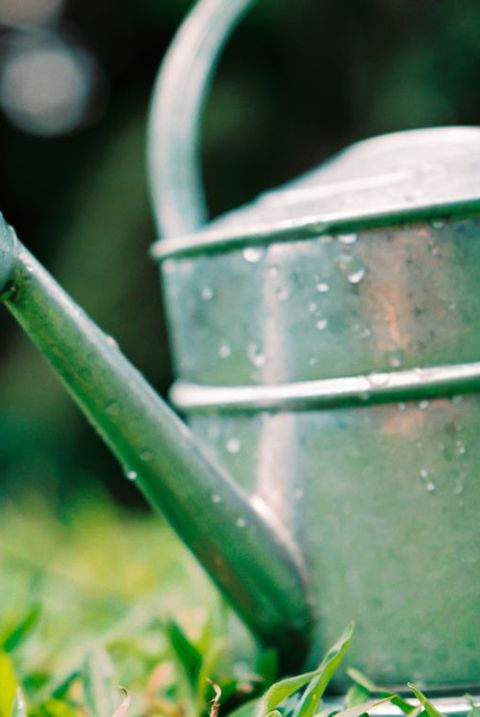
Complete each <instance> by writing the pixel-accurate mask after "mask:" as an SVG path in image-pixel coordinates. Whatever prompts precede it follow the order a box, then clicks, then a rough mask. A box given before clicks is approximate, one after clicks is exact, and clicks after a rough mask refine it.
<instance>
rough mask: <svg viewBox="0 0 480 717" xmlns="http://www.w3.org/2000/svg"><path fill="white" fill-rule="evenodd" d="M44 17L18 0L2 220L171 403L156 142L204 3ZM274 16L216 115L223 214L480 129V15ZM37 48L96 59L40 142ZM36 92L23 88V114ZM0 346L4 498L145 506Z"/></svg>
mask: <svg viewBox="0 0 480 717" xmlns="http://www.w3.org/2000/svg"><path fill="white" fill-rule="evenodd" d="M35 2H37V3H39V5H38V4H37V6H36V7H37V10H38V7H41V6H43V5H45V4H46V6H48V5H50V6H52V7H53V5H54V3H55V0H53V1H52V0H50V2H48V0H0V21H1V22H2V25H1V26H0V102H1V103H2V107H3V111H1V112H0V146H1V149H2V153H1V162H0V208H1V210H2V211H3V212H4V214H5V215H6V216H7V218H8V220H9V221H10V222H11V223H12V224H13V225H14V226H15V227H16V229H17V231H18V234H19V236H20V237H21V238H22V240H23V241H24V242H25V243H26V244H27V245H28V246H29V247H30V248H31V249H32V250H33V251H34V252H35V253H36V254H37V255H38V256H39V258H40V259H41V260H42V261H43V262H45V263H46V264H47V265H48V266H49V267H50V268H51V270H52V271H53V272H54V273H55V274H56V276H58V277H59V278H60V280H61V281H62V282H63V283H64V285H65V286H66V287H67V288H68V290H69V291H70V292H71V293H72V294H73V295H74V297H75V298H76V299H77V300H78V301H79V302H80V303H82V304H83V305H84V307H85V308H86V309H87V311H88V312H89V313H91V314H92V315H93V317H95V318H96V319H97V320H98V321H99V322H100V324H101V325H102V327H103V328H104V329H106V330H107V331H108V332H110V333H112V334H113V335H114V336H116V337H117V339H118V340H119V342H120V344H121V346H122V348H123V349H124V351H125V352H126V353H127V355H129V356H131V357H132V359H133V360H134V362H135V363H136V364H137V365H138V366H139V367H140V368H141V369H142V370H143V371H144V372H145V373H146V374H147V376H148V377H149V379H150V380H151V381H152V383H153V384H154V385H155V386H156V387H157V388H158V389H159V390H160V391H161V392H162V393H165V392H166V389H167V387H168V384H169V381H170V379H171V367H170V363H169V357H168V349H167V346H166V338H165V329H164V325H163V319H162V312H161V306H160V298H159V292H158V286H157V272H156V269H155V266H154V265H153V264H152V263H151V262H150V261H149V260H148V258H147V250H148V247H149V245H150V243H151V242H152V241H153V240H154V230H153V225H152V219H151V212H150V207H149V199H148V192H147V183H146V163H145V156H146V146H145V125H146V118H147V112H148V104H149V97H150V95H151V91H152V85H153V82H154V78H155V74H156V71H157V68H158V65H159V62H160V60H161V58H162V55H163V53H164V52H165V49H166V47H167V45H168V43H169V41H170V39H171V37H172V34H173V33H174V31H175V29H176V28H177V27H178V25H179V23H180V21H181V19H182V17H183V16H184V15H185V13H186V12H187V10H188V8H189V6H190V5H191V3H190V2H189V1H188V0H135V1H134V0H120V1H117V2H112V0H110V1H109V0H65V1H64V2H63V4H62V3H61V2H60V1H59V0H58V1H57V2H56V11H55V12H50V14H49V13H48V12H46V13H45V14H44V16H43V17H38V12H37V17H36V18H35V17H34V18H33V19H32V17H31V16H29V15H28V5H32V3H33V5H35ZM225 2H228V0H225ZM22 3H26V6H24V7H26V8H27V9H26V10H25V12H24V16H23V17H21V15H22V13H21V12H19V11H18V8H20V7H21V5H22ZM257 6H258V7H255V9H254V10H253V11H252V12H251V13H250V14H249V16H248V17H247V19H246V20H245V21H244V23H243V24H242V26H241V28H240V29H239V30H238V31H237V32H236V34H235V35H234V37H233V39H232V41H231V42H230V44H229V46H228V48H227V50H226V52H225V54H224V57H223V59H222V62H221V65H220V68H219V71H218V74H217V78H216V80H215V83H214V87H213V91H212V95H211V99H210V101H209V104H208V108H207V112H206V119H205V127H204V139H203V148H204V152H203V161H204V172H205V181H206V186H207V194H208V199H209V203H210V209H211V213H212V215H216V214H218V213H220V212H222V211H225V210H227V209H230V208H232V207H235V206H236V205H238V204H241V203H242V202H245V201H248V200H249V199H250V198H252V197H253V196H254V195H255V194H256V193H258V192H259V191H261V190H262V189H264V188H266V187H269V186H275V185H276V184H278V183H281V182H282V181H285V180H287V179H289V178H291V177H293V176H295V175H296V174H298V173H300V172H303V171H305V170H307V169H309V168H311V167H312V166H314V165H315V164H318V163H319V162H321V161H322V160H323V159H325V158H326V157H328V156H329V155H330V154H332V153H333V152H335V151H336V150H337V149H339V148H341V147H343V146H344V145H345V144H347V143H349V142H351V141H354V140H356V139H360V138H363V137H367V136H370V135H372V134H376V133H383V132H388V131H392V130H399V129H406V128H412V127H421V126H422V127H423V126H432V125H442V124H447V125H450V124H480V42H479V39H478V36H479V31H480V5H479V3H478V0H463V1H462V2H457V1H456V0H342V1H340V0H296V1H295V2H294V0H262V2H259V3H257ZM12 8H13V9H14V8H16V11H14V10H12ZM15 12H16V15H15ZM12 13H13V20H12ZM34 14H35V13H34ZM40 15H41V13H40ZM25 42H26V43H27V44H28V43H30V44H32V45H33V46H34V47H37V46H38V44H40V45H42V46H47V47H48V46H49V43H51V42H53V43H55V42H56V43H58V42H61V43H64V45H65V46H67V47H70V48H73V50H72V52H73V51H75V52H76V51H79V50H80V51H81V52H82V53H83V55H82V56H83V57H84V58H85V57H86V58H87V59H88V63H89V65H88V67H89V68H90V69H89V80H88V82H89V84H88V92H87V95H86V97H84V101H83V105H82V109H81V112H80V114H79V117H78V118H77V120H76V121H75V122H74V123H73V125H72V126H70V127H69V128H64V129H63V130H62V129H61V128H60V130H59V129H58V128H57V129H56V130H55V131H54V132H52V131H50V132H49V133H47V134H46V133H45V131H43V130H42V131H41V132H40V130H39V127H38V126H36V125H35V121H36V120H35V111H34V110H35V107H34V110H32V112H33V114H32V117H33V119H32V120H31V123H30V124H31V125H32V126H30V127H25V123H22V121H21V118H20V120H18V118H16V117H15V116H14V115H12V112H9V105H8V102H7V100H6V99H5V97H4V98H3V100H2V89H1V87H2V86H3V87H5V82H4V81H2V80H1V78H2V77H3V78H5V77H6V76H7V75H8V71H9V68H10V65H11V63H12V57H13V58H14V57H16V55H15V52H16V48H18V47H20V50H22V47H23V46H24V44H25ZM22 43H23V44H22ZM12 48H13V51H12ZM9 63H10V64H9ZM60 74H61V73H60ZM42 81H43V82H44V83H45V86H46V87H47V88H48V87H50V88H52V87H54V86H55V82H58V81H59V77H58V76H55V75H54V74H53V75H52V77H49V76H48V73H47V74H46V75H45V76H44V77H43V78H42ZM60 81H61V77H60ZM2 82H3V85H2ZM40 84H41V83H40ZM41 86H42V87H43V85H41ZM22 91H23V90H22V86H21V83H18V84H16V85H15V92H17V94H18V96H19V97H20V99H22V97H21V95H22ZM3 92H4V94H5V89H4V90H3ZM39 92H40V95H41V94H42V93H41V91H40V90H39ZM47 94H48V91H47ZM37 99H38V98H37ZM14 100H15V98H14ZM22 101H23V100H22ZM24 101H25V102H27V104H28V97H27V99H26V100H24ZM10 102H11V98H10ZM14 103H15V102H14ZM40 104H41V103H40ZM59 112H60V114H61V111H60V110H59ZM32 123H33V124H32ZM60 124H61V122H60ZM40 129H41V128H40ZM39 132H40V133H39ZM0 331H1V335H2V343H1V353H0V360H1V363H0V397H1V400H0V490H1V491H2V492H3V495H7V496H8V495H15V494H18V493H19V492H21V491H32V490H37V491H42V492H47V493H48V495H49V496H50V497H51V498H52V500H59V501H61V500H62V499H64V498H65V497H66V496H68V495H69V494H70V493H71V491H76V490H78V489H81V490H84V491H91V490H98V485H99V484H100V481H101V483H102V485H104V486H106V487H107V489H108V490H110V491H111V492H112V493H114V494H115V495H116V496H117V497H119V498H120V499H122V500H123V501H125V502H129V503H131V504H132V505H138V504H139V499H138V498H137V495H136V491H135V490H134V489H133V488H132V487H131V486H130V485H128V484H127V481H124V480H122V479H121V471H120V470H119V468H118V467H117V466H116V464H115V462H114V461H113V459H111V458H110V456H109V454H108V452H107V450H106V449H104V448H103V446H102V445H101V443H100V441H99V440H98V439H97V438H96V437H95V436H94V434H93V432H92V430H91V429H90V428H89V427H88V426H87V424H86V423H85V421H84V420H83V418H81V416H80V415H79V414H78V412H77V410H76V408H75V407H74V406H73V404H72V403H71V401H70V399H69V398H68V396H66V395H65V393H64V391H63V389H62V388H61V387H60V386H59V384H58V383H57V380H56V378H55V377H53V375H52V374H51V373H50V371H49V369H48V368H47V367H46V365H45V364H44V363H43V361H42V360H41V359H40V357H39V356H38V355H37V353H36V351H35V350H34V349H33V348H32V347H31V346H30V345H29V343H28V341H27V340H26V339H25V338H24V337H23V336H22V335H21V333H20V331H19V329H18V328H17V327H16V326H15V325H14V323H13V321H12V319H11V318H10V317H9V316H8V315H7V314H6V312H1V314H0Z"/></svg>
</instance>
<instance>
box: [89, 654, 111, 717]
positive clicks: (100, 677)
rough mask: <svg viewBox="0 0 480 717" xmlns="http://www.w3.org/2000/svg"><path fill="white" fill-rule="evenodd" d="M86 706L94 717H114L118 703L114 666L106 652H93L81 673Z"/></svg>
mask: <svg viewBox="0 0 480 717" xmlns="http://www.w3.org/2000/svg"><path fill="white" fill-rule="evenodd" d="M81 678H82V684H83V694H84V697H85V704H86V706H87V708H88V711H89V712H90V714H91V715H92V717H112V714H113V712H114V710H115V705H116V703H117V688H116V685H115V684H114V680H113V665H112V661H111V660H110V657H109V656H108V654H107V653H106V652H105V650H100V649H96V650H92V651H91V652H89V653H88V654H87V656H86V658H85V662H84V664H83V668H82V672H81Z"/></svg>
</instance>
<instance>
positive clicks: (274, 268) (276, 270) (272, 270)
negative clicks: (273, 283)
mask: <svg viewBox="0 0 480 717" xmlns="http://www.w3.org/2000/svg"><path fill="white" fill-rule="evenodd" d="M268 273H269V274H270V276H271V277H272V279H276V278H277V276H278V275H279V273H280V270H279V268H278V266H276V265H275V264H274V265H273V266H271V267H270V268H269V270H268Z"/></svg>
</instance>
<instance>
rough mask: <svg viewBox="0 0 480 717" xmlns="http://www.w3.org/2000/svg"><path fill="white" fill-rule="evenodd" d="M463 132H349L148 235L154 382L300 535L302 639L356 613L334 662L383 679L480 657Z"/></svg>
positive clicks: (331, 629)
mask: <svg viewBox="0 0 480 717" xmlns="http://www.w3.org/2000/svg"><path fill="white" fill-rule="evenodd" d="M478 150H480V131H479V130H476V129H461V128H458V129H455V128H453V129H439V130H423V131H415V132H408V133H402V134H398V135H390V136H386V137H381V138H378V139H375V140H370V141H367V142H363V143H360V144H359V145H356V146H354V147H352V148H351V149H350V150H347V151H346V152H344V153H343V154H342V155H340V156H339V157H338V158H336V159H334V160H333V161H331V162H330V163H329V164H328V165H326V167H325V168H321V169H320V170H318V171H316V172H313V173H311V174H309V175H308V176H307V177H306V178H305V179H303V180H300V181H297V182H295V183H293V184H291V185H289V186H287V187H286V188H281V189H280V190H277V191H275V192H271V193H268V194H266V195H265V196H264V197H261V198H260V200H258V201H257V202H255V203H254V204H253V205H251V206H249V207H247V208H244V209H242V210H240V211H239V212H238V213H237V212H235V213H233V214H231V215H229V216H227V217H225V218H221V219H220V220H217V221H216V222H214V223H212V224H211V225H210V226H209V227H207V228H206V229H205V230H204V231H203V232H202V233H197V234H196V235H195V236H194V237H192V238H191V241H190V240H189V239H188V238H184V239H180V240H172V241H170V242H169V243H168V242H165V243H162V242H160V243H159V244H158V245H157V247H156V253H157V255H158V257H159V258H160V259H161V260H162V261H161V264H162V272H163V285H164V287H165V291H166V297H167V302H166V305H167V307H168V310H169V312H170V326H171V336H172V346H173V348H174V357H175V361H176V370H177V376H178V381H177V383H176V384H175V385H174V387H173V389H172V400H173V402H174V403H175V404H176V406H177V409H178V410H180V411H181V412H182V413H183V414H186V415H187V417H188V421H189V423H190V425H191V426H192V428H193V430H194V432H195V433H196V434H197V435H198V436H199V437H200V438H201V440H202V442H204V443H205V444H206V445H208V446H209V448H210V449H211V451H212V452H213V454H214V455H215V458H216V459H217V460H218V461H219V462H220V463H221V464H222V465H223V466H224V467H225V469H226V470H227V471H228V472H229V473H230V474H231V475H232V476H233V477H234V478H235V480H236V481H238V483H239V484H240V485H241V486H242V487H243V488H244V489H245V490H247V491H248V492H249V493H250V494H251V495H252V496H254V497H257V496H258V497H259V498H260V499H261V500H263V501H264V502H265V504H266V505H268V506H269V507H270V509H271V510H272V511H273V512H274V514H275V516H276V517H277V518H278V519H279V520H280V521H281V523H282V526H283V527H284V529H285V530H286V531H288V532H289V533H290V534H291V536H292V539H293V540H294V542H295V543H296V545H298V546H299V549H300V551H301V553H302V555H303V556H304V558H305V560H306V563H307V571H308V575H309V577H310V579H311V586H312V589H313V593H314V598H315V605H316V608H317V609H318V613H317V616H316V623H315V628H314V633H313V638H312V653H311V659H313V660H315V659H318V657H319V655H320V654H321V651H322V649H324V647H325V645H326V644H330V642H332V641H333V640H334V638H335V636H336V635H337V634H339V632H340V631H341V629H342V627H343V626H344V624H345V622H346V620H348V619H350V618H354V619H355V621H356V624H357V629H356V635H355V640H354V642H353V645H352V648H351V652H350V655H349V657H347V663H349V664H351V665H354V666H356V667H359V668H360V669H362V670H363V671H365V672H366V673H367V674H369V675H372V676H374V678H375V679H376V680H377V681H378V682H380V683H382V684H388V685H393V686H398V685H400V684H402V683H405V682H406V681H407V680H408V679H412V678H413V679H415V680H419V681H421V682H422V683H423V684H426V685H428V686H429V687H430V688H431V689H442V688H450V689H452V688H453V687H456V688H471V686H472V685H475V684H476V683H477V681H478V674H479V670H480V658H479V656H478V644H479V638H480V612H479V610H478V607H479V605H480V580H479V574H478V560H479V547H480V524H479V521H478V514H479V510H480V485H479V483H478V480H477V473H478V469H479V467H480V450H479V448H478V442H477V441H476V434H477V430H478V429H477V426H478V418H479V411H480V403H479V400H478V395H476V394H475V393H472V392H471V391H472V389H474V388H475V386H476V387H477V389H478V385H479V383H478V372H479V369H480V366H479V364H478V357H479V355H480V335H479V334H478V332H477V331H476V330H475V326H476V323H477V322H478V318H477V317H478V316H480V293H479V291H478V288H477V285H478V277H479V276H480V243H479V241H478V238H479V236H480V222H479V220H478V218H476V217H475V216H473V217H469V216H468V214H469V213H470V212H472V211H473V212H474V213H475V211H476V209H475V197H474V195H472V194H471V191H472V188H473V187H474V186H475V185H474V181H475V180H474V177H475V176H476V175H478V171H479V169H480V165H479V163H478V159H477V157H478ZM415 192H416V194H415ZM452 202H454V203H457V204H456V206H455V207H453V205H452ZM474 374H476V377H475V376H474ZM471 379H472V380H471ZM465 388H466V389H467V394H465V395H464V390H465ZM238 532H239V540H241V529H239V531H238Z"/></svg>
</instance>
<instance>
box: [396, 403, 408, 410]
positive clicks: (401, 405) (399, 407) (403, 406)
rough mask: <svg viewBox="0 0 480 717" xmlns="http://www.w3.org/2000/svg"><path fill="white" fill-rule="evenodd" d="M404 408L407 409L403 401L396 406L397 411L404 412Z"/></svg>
mask: <svg viewBox="0 0 480 717" xmlns="http://www.w3.org/2000/svg"><path fill="white" fill-rule="evenodd" d="M406 407H407V404H406V403H403V401H402V402H400V403H399V404H398V410H399V411H404V410H405V409H406Z"/></svg>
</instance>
